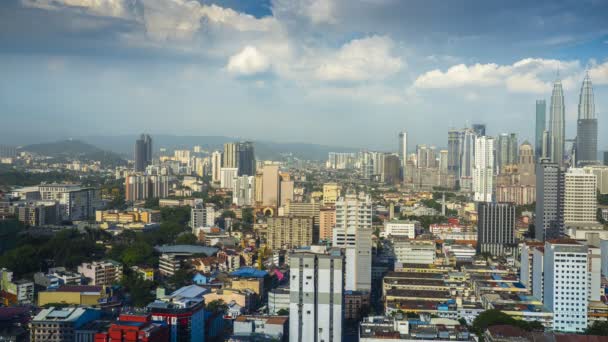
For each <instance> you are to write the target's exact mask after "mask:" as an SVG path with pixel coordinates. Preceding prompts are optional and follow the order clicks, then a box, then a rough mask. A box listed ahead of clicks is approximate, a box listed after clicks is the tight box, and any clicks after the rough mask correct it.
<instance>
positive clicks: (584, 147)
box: [576, 73, 597, 165]
mask: <svg viewBox="0 0 608 342" xmlns="http://www.w3.org/2000/svg"><path fill="white" fill-rule="evenodd" d="M576 160H577V164H578V165H589V164H596V163H597V118H596V117H595V103H594V100H593V85H592V84H591V78H590V77H589V73H587V75H586V76H585V79H584V80H583V85H582V86H581V94H580V97H579V100H578V121H577V123H576Z"/></svg>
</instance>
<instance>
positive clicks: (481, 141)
mask: <svg viewBox="0 0 608 342" xmlns="http://www.w3.org/2000/svg"><path fill="white" fill-rule="evenodd" d="M473 192H474V193H475V195H474V198H475V201H477V202H492V200H493V199H494V138H491V137H485V136H483V137H478V138H475V166H474V168H473Z"/></svg>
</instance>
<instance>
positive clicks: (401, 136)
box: [399, 131, 407, 172]
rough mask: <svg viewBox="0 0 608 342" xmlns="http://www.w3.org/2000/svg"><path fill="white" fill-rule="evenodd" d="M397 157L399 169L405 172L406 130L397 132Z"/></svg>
mask: <svg viewBox="0 0 608 342" xmlns="http://www.w3.org/2000/svg"><path fill="white" fill-rule="evenodd" d="M399 159H400V160H401V169H403V172H405V167H406V164H407V132H406V131H401V132H400V133H399Z"/></svg>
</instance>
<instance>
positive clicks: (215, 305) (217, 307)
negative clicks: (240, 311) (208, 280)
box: [205, 299, 228, 313]
mask: <svg viewBox="0 0 608 342" xmlns="http://www.w3.org/2000/svg"><path fill="white" fill-rule="evenodd" d="M205 308H206V309H207V311H209V312H216V313H225V312H226V311H228V305H226V303H224V301H223V300H221V299H218V300H214V301H211V302H209V304H207V306H206V307H205Z"/></svg>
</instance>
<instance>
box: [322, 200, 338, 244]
mask: <svg viewBox="0 0 608 342" xmlns="http://www.w3.org/2000/svg"><path fill="white" fill-rule="evenodd" d="M334 203H335V202H334ZM335 226H336V208H334V207H325V208H321V209H320V210H319V241H331V239H332V231H333V229H334V227H335Z"/></svg>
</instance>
